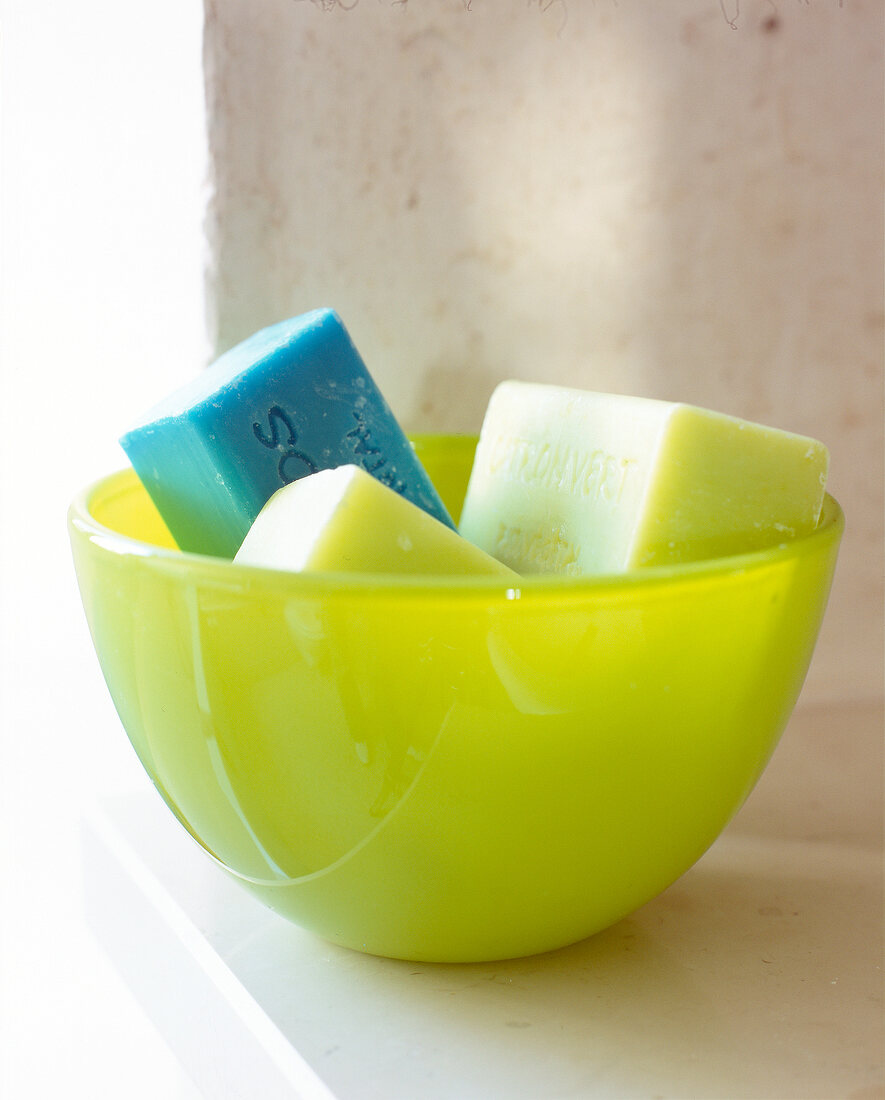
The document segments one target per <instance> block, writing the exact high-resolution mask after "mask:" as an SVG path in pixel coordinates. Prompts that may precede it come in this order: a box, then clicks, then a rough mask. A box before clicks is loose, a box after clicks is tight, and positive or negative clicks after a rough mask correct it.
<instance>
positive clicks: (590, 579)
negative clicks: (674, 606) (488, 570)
mask: <svg viewBox="0 0 885 1100" xmlns="http://www.w3.org/2000/svg"><path fill="white" fill-rule="evenodd" d="M431 438H432V437H431ZM453 438H456V439H457V438H462V437H453ZM139 486H140V482H139V480H138V476H137V474H136V473H135V471H134V470H133V469H132V468H131V467H129V468H126V469H121V470H117V471H115V472H114V473H111V474H106V475H105V476H103V477H100V478H97V479H95V480H94V481H92V482H91V483H90V484H88V485H87V486H85V487H84V488H83V489H81V490H80V492H78V493H77V494H76V496H75V497H74V498H73V500H72V501H71V504H70V506H69V508H68V516H67V521H68V529H69V533H70V535H71V537H72V538H73V536H74V534H75V533H76V534H77V535H79V536H81V537H84V538H86V539H87V540H88V541H89V543H90V544H91V545H92V546H94V547H96V548H98V549H99V550H101V551H102V552H104V553H106V554H109V555H111V556H112V557H116V558H118V559H120V560H121V561H122V560H127V559H139V561H140V562H141V563H143V564H144V565H145V566H146V567H148V568H150V569H153V570H158V571H161V572H163V573H169V574H184V575H187V574H189V573H193V572H194V571H196V572H198V573H199V576H200V583H205V584H213V585H217V586H219V587H222V588H225V589H227V590H231V589H237V590H243V589H246V588H248V589H250V590H253V591H254V590H256V589H259V588H272V589H276V590H280V591H281V592H285V594H286V595H292V596H295V595H299V594H301V595H305V596H307V595H310V596H323V597H329V596H331V595H333V594H336V593H338V594H342V595H348V596H356V595H358V594H360V593H363V594H366V593H371V594H372V595H383V596H389V597H397V596H420V597H422V598H434V597H445V598H446V599H449V598H457V599H468V600H469V599H480V600H486V601H487V600H488V599H489V598H490V597H497V598H499V599H503V600H506V601H516V600H520V601H524V600H526V599H533V598H535V599H543V600H545V601H550V600H551V599H563V600H574V599H575V598H576V597H583V598H587V597H588V596H592V595H594V594H598V595H603V594H608V595H609V596H610V595H611V594H612V592H613V591H616V590H618V589H621V590H623V591H625V592H635V591H636V590H637V589H642V590H653V589H655V588H657V587H659V586H662V585H667V586H672V585H673V583H674V582H679V581H682V582H685V583H688V582H691V583H693V584H696V583H698V582H703V581H705V580H706V581H709V582H712V581H714V580H716V579H717V578H722V577H723V576H734V575H739V574H745V573H747V572H750V571H754V570H757V569H764V568H770V567H773V566H776V565H778V564H782V563H784V562H788V561H793V560H798V559H801V558H806V557H810V556H813V555H815V554H817V553H826V552H827V550H828V549H829V548H831V547H832V546H833V544H834V543H835V545H836V546H838V544H839V542H840V540H841V538H842V534H843V531H844V528H845V516H844V513H843V511H842V508H841V506H840V505H839V502H838V501H837V500H836V499H835V498H834V497H833V496H831V495H830V494H829V493H825V495H824V502H823V507H822V508H821V515H820V519H819V520H818V524H817V526H816V527H815V529H814V530H813V531H811V532H809V533H808V534H806V535H800V536H798V537H796V538H791V539H789V540H787V541H783V542H779V543H773V544H772V545H770V546H765V547H762V548H760V549H756V550H748V551H744V552H742V553H739V554H731V555H726V556H723V557H718V558H706V559H700V560H697V561H689V562H679V563H676V564H672V563H671V564H662V565H649V566H643V567H642V568H641V569H635V570H630V571H628V572H624V573H605V574H593V575H592V576H582V577H567V576H562V575H557V574H536V575H532V576H531V577H523V578H520V583H519V584H517V585H514V584H513V582H512V581H511V580H510V579H509V578H504V579H503V580H502V578H501V577H500V576H494V575H489V576H483V575H469V576H467V575H464V576H462V575H442V574H433V575H432V574H426V575H421V574H409V575H403V574H386V573H356V572H354V573H346V572H320V571H316V572H309V573H298V572H294V571H289V570H282V569H269V568H266V567H264V566H255V565H243V564H240V563H237V562H233V561H229V560H227V559H224V558H216V557H211V556H209V555H206V554H195V553H191V552H189V551H184V550H177V549H170V548H167V547H164V546H159V545H156V544H155V543H150V542H145V541H143V540H139V539H136V538H133V537H132V536H130V535H125V534H123V533H122V532H120V531H117V530H115V529H114V528H112V527H107V526H105V525H104V524H102V523H100V522H99V521H98V520H97V519H96V518H95V517H94V516H93V514H92V511H91V506H92V502H93V501H94V500H95V498H96V497H97V496H98V494H99V493H102V494H104V495H105V496H106V497H107V496H108V495H109V494H111V493H116V494H121V495H122V494H123V493H128V492H132V491H133V489H137V488H138V487H139Z"/></svg>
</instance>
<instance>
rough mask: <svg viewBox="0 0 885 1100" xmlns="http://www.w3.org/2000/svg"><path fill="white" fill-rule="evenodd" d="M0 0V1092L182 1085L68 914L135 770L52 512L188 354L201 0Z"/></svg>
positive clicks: (172, 1098) (195, 353)
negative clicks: (90, 849)
mask: <svg viewBox="0 0 885 1100" xmlns="http://www.w3.org/2000/svg"><path fill="white" fill-rule="evenodd" d="M0 3H2V34H0V49H2V59H0V80H2V135H0V140H2V146H0V152H2V182H0V202H2V240H0V264H2V272H0V277H2V289H0V310H2V313H0V373H2V391H0V392H2V396H0V874H2V883H3V886H2V891H3V893H2V902H0V1096H2V1097H3V1100H47V1098H50V1097H52V1098H55V1097H59V1098H61V1097H71V1096H89V1097H90V1100H117V1098H119V1097H125V1098H126V1100H159V1098H162V1100H192V1098H193V1097H194V1095H195V1092H194V1089H193V1086H192V1085H191V1084H190V1082H189V1081H188V1079H187V1077H186V1075H185V1073H184V1071H183V1070H182V1069H181V1067H180V1065H179V1064H178V1062H177V1061H176V1059H175V1058H174V1057H173V1056H172V1055H171V1054H170V1053H169V1049H168V1047H167V1045H166V1043H165V1042H163V1041H162V1040H161V1039H160V1037H159V1036H158V1034H157V1032H156V1030H155V1028H154V1027H153V1025H152V1024H151V1023H150V1021H149V1020H148V1019H147V1018H146V1017H145V1015H144V1013H143V1011H142V1010H141V1008H140V1007H139V1006H138V1004H137V1003H136V1001H135V1000H134V999H133V997H132V995H131V994H130V993H129V992H128V990H127V989H126V986H125V985H124V983H123V982H122V981H121V980H120V978H119V976H118V975H117V974H116V973H115V972H114V970H113V968H112V967H111V966H110V964H109V963H108V961H107V958H106V956H105V954H104V952H103V951H102V950H101V948H100V947H99V946H98V945H97V943H96V942H95V940H94V937H93V936H92V934H91V933H90V931H89V929H88V926H87V923H86V920H85V916H84V912H83V890H82V872H81V866H80V855H79V829H78V822H79V819H80V816H81V813H82V807H83V806H84V805H85V804H87V803H88V802H89V801H90V800H92V799H93V798H94V797H95V796H96V795H97V793H98V792H100V791H101V792H107V791H117V790H136V791H137V790H141V789H144V787H146V786H147V781H146V780H145V779H144V777H143V775H142V773H141V770H140V768H139V767H138V765H137V764H136V762H135V761H134V758H133V756H132V753H131V750H130V749H129V747H128V745H127V744H126V743H125V740H124V738H123V737H122V736H121V733H120V727H119V722H118V720H117V718H116V715H115V714H114V711H113V707H112V706H111V703H110V700H109V698H108V695H107V691H106V689H105V687H104V684H103V682H102V679H101V673H100V671H99V668H98V663H97V661H96V660H95V657H94V655H93V653H92V652H91V644H90V641H89V637H88V631H87V630H86V625H85V619H84V616H83V611H82V608H81V606H80V601H79V596H78V593H77V587H76V582H75V579H74V572H73V568H72V564H71V555H70V548H69V546H68V540H67V533H66V530H65V512H66V509H67V505H68V502H69V500H70V499H71V497H72V496H73V495H74V493H75V492H77V491H79V489H80V488H81V487H82V486H83V485H85V484H86V483H87V482H88V481H90V480H92V479H93V478H96V477H98V476H99V475H101V474H104V473H106V472H108V471H109V470H110V469H113V468H117V467H120V466H122V465H123V462H124V456H123V453H122V451H121V450H120V448H119V447H118V446H117V442H116V439H117V435H118V433H119V431H120V430H122V428H123V427H124V426H125V424H126V423H127V422H128V421H129V420H130V419H131V418H132V417H133V416H134V415H135V414H136V413H138V412H140V411H141V410H142V409H143V408H144V407H146V406H147V405H148V404H150V403H151V402H152V401H154V400H155V399H156V397H157V396H158V392H164V391H165V390H167V389H169V388H171V387H172V385H173V384H176V383H177V382H179V381H182V380H183V379H184V378H185V377H186V376H187V375H188V374H189V373H191V372H194V371H196V370H199V368H200V366H201V365H202V363H203V362H204V360H205V340H204V334H203V306H202V285H201V284H202V242H201V236H200V228H201V217H202V206H203V200H202V194H201V186H202V180H203V176H204V168H205V138H204V129H203V119H202V82H201V73H200V51H201V9H200V5H199V4H198V3H196V2H195V0H190V2H182V0H152V2H151V3H150V4H135V5H133V4H128V3H119V0H77V2H76V3H69V2H68V0H0Z"/></svg>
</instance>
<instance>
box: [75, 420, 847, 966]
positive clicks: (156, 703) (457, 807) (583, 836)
mask: <svg viewBox="0 0 885 1100" xmlns="http://www.w3.org/2000/svg"><path fill="white" fill-rule="evenodd" d="M415 445H416V448H417V450H418V453H419V456H420V458H421V459H422V461H423V462H424V464H425V467H426V468H427V470H428V472H429V474H430V476H431V478H433V480H434V481H435V483H436V484H437V487H438V489H439V490H440V492H441V494H442V496H443V498H444V500H445V501H446V504H447V506H448V507H449V509H450V511H451V512H452V514H453V515H455V516H457V515H458V513H459V510H460V505H461V499H462V497H463V493H464V488H465V486H466V482H467V478H468V475H469V471H470V465H471V462H472V458H473V450H474V447H475V440H474V439H472V438H467V437H460V436H456V437H452V436H442V437H418V438H416V440H415ZM843 525H844V521H843V517H842V513H841V510H840V508H839V506H838V504H837V503H836V502H835V501H834V500H833V499H832V498H831V497H828V498H827V501H826V506H825V510H824V514H823V517H822V519H821V522H820V525H819V527H818V528H817V530H816V531H815V532H814V533H813V534H811V535H809V536H807V537H804V538H801V539H797V540H795V541H791V542H788V543H785V544H782V545H778V546H772V547H770V548H767V549H764V550H756V551H754V552H752V553H747V554H742V555H740V556H735V557H729V558H722V559H717V560H714V561H706V562H694V563H691V564H685V565H680V566H666V567H660V568H649V569H646V570H644V571H641V572H635V573H632V574H628V575H621V576H611V577H600V578H593V579H584V580H580V581H578V580H574V579H567V578H564V577H534V578H531V579H526V580H525V581H524V582H523V583H521V584H520V586H519V588H518V589H514V588H508V587H506V585H505V583H502V582H501V580H500V579H497V580H495V579H492V580H487V579H485V578H475V577H474V578H461V577H451V578H435V577H432V578H421V577H396V576H380V577H379V576H372V577H369V576H357V575H345V574H336V575H332V574H325V575H324V574H313V575H308V574H305V575H298V574H293V573H283V572H276V571H270V570H261V569H257V568H254V567H247V566H237V565H234V564H232V563H230V562H226V561H222V560H219V559H212V558H207V557H201V556H197V555H193V554H183V553H180V552H179V551H177V550H176V549H175V548H174V545H173V543H172V540H171V539H170V536H169V534H168V532H167V531H166V529H165V527H164V525H163V523H162V521H161V520H160V518H159V516H158V515H157V513H156V511H155V509H154V507H153V505H152V503H151V501H150V499H149V498H148V496H147V495H146V493H145V491H144V490H143V489H142V487H141V485H140V483H139V482H138V480H137V479H136V477H135V475H134V473H132V472H131V471H126V472H123V473H118V474H114V475H113V476H111V477H108V478H106V479H105V480H103V481H100V482H99V483H98V484H96V485H93V486H92V487H91V488H90V489H88V490H86V491H85V492H84V493H83V494H82V495H81V496H80V497H79V498H78V499H77V500H76V501H75V502H74V503H73V505H72V506H71V510H70V515H69V527H70V535H71V541H72V546H73V553H74V561H75V564H76V570H77V576H78V579H79V584H80V590H81V593H82V598H83V604H84V607H85V610H86V615H87V618H88V620H89V626H90V629H91V631H92V637H93V640H94V643H95V648H96V651H97V653H98V656H99V659H100V662H101V665H102V668H103V671H104V675H105V678H106V680H107V683H108V687H109V688H110V692H111V695H112V696H113V699H114V703H115V704H116V707H117V710H118V712H119V714H120V718H121V719H122V722H123V725H124V726H125V728H126V732H127V733H128V735H129V738H130V740H131V742H132V744H133V746H134V747H135V751H136V752H137V753H138V756H139V758H140V760H141V762H142V764H143V765H144V767H145V769H146V770H147V772H148V774H149V775H150V777H151V779H152V780H153V782H154V783H155V784H156V787H157V789H158V790H159V792H160V794H161V795H162V796H163V798H164V799H165V801H166V803H167V804H168V806H169V808H170V809H171V810H172V812H173V813H174V814H175V815H176V817H177V818H178V820H179V821H180V822H181V823H182V825H183V826H184V827H185V828H186V829H187V831H188V832H189V833H190V834H191V836H192V837H194V839H195V840H197V842H198V843H199V844H200V845H202V847H203V848H204V849H205V850H206V851H207V852H208V853H209V854H210V856H211V857H212V858H213V859H214V860H216V861H217V863H218V864H219V865H220V866H222V867H223V868H225V869H226V870H227V871H228V872H229V873H230V874H231V875H233V876H234V877H235V878H236V879H237V880H238V881H239V882H241V883H242V885H243V886H244V887H245V888H246V889H248V890H250V891H251V892H252V893H253V894H255V895H256V896H258V897H259V898H261V900H262V901H264V902H265V903H266V904H267V905H269V906H270V907H271V908H272V909H274V910H276V911H277V912H279V913H281V914H283V915H285V916H286V917H288V918H290V919H291V920H293V921H295V922H297V923H298V924H299V925H302V926H303V927H305V928H308V929H312V930H313V931H315V932H317V933H318V934H319V935H321V936H323V937H326V938H327V939H329V940H332V941H335V942H337V943H340V944H346V945H347V946H349V947H353V948H356V949H358V950H361V951H367V952H372V953H375V954H380V955H390V956H395V957H399V958H408V959H416V960H417V959H423V960H438V961H468V960H491V959H498V958H506V957H514V956H519V955H526V954H531V953H534V952H538V951H544V950H548V949H552V948H556V947H560V946H563V945H565V944H568V943H572V942H574V941H576V940H579V939H581V938H583V937H585V936H587V935H589V934H591V933H593V932H596V931H598V930H599V929H602V928H604V927H606V926H607V925H609V924H611V923H613V922H614V921H616V920H618V919H619V918H620V917H623V916H625V915H626V914H627V913H629V912H630V911H631V910H633V909H635V908H636V907H638V906H640V905H642V904H643V902H645V901H647V900H648V899H650V898H651V897H653V896H654V895H655V894H657V893H658V892H660V891H661V890H662V889H664V887H666V886H667V885H668V884H669V883H671V882H672V881H673V880H674V879H676V878H677V877H678V876H679V875H680V874H682V872H683V871H685V870H686V869H687V868H688V867H690V866H691V864H692V863H694V862H695V860H697V859H698V857H699V856H700V855H701V854H702V853H703V852H704V851H705V849H706V848H707V847H708V846H709V845H710V844H711V843H712V842H713V841H714V840H715V838H716V837H717V835H718V834H719V833H720V831H721V830H722V828H723V827H724V826H725V824H726V823H727V822H728V821H729V819H730V818H731V817H732V815H733V814H734V813H735V812H736V810H737V809H738V808H739V807H740V805H741V803H742V802H743V800H744V799H745V798H746V796H747V794H748V793H749V792H750V790H751V789H752V787H753V785H754V783H755V782H756V780H757V779H758V778H759V776H760V774H761V772H762V770H763V768H764V767H765V764H766V762H767V761H768V759H769V757H770V755H771V753H772V751H773V750H774V747H775V745H776V743H777V740H778V737H779V736H780V734H781V731H782V730H783V728H784V726H785V724H786V722H787V719H788V717H789V715H790V712H791V710H792V708H793V705H794V704H795V702H796V699H797V697H798V695H799V691H800V688H801V686H802V682H803V679H804V677H805V674H806V671H807V668H808V664H809V661H810V659H811V654H812V650H813V647H814V644H815V640H816V638H817V634H818V630H819V627H820V623H821V620H822V617H823V614H824V608H825V605H826V600H827V595H828V592H829V588H830V582H831V579H832V574H833V570H834V567H835V562H836V556H837V552H838V547H839V542H840V538H841V534H842V530H843Z"/></svg>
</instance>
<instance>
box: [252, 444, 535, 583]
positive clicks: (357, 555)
mask: <svg viewBox="0 0 885 1100" xmlns="http://www.w3.org/2000/svg"><path fill="white" fill-rule="evenodd" d="M234 560H235V561H236V562H238V563H240V564H245V565H260V566H265V567H268V568H271V569H290V570H299V571H302V570H314V571H315V570H328V571H345V572H360V573H398V574H402V573H435V574H445V573H458V574H469V573H480V574H482V573H486V574H493V575H496V576H501V577H503V576H508V577H515V574H514V573H513V572H512V571H511V570H510V569H508V568H507V566H505V565H503V564H502V563H501V562H499V561H496V560H495V558H493V557H490V556H489V555H488V554H486V553H485V552H484V551H483V550H480V549H479V548H478V547H476V546H473V545H472V544H471V543H469V542H468V541H467V540H466V539H463V538H461V536H460V535H458V534H456V532H455V531H453V530H452V529H451V528H450V527H447V526H446V525H445V524H443V523H440V522H439V520H437V519H434V518H433V517H432V516H430V515H428V513H427V512H425V511H424V510H423V509H421V508H418V507H416V506H415V505H414V504H412V503H411V502H410V501H408V500H406V499H405V497H403V496H401V495H400V494H399V493H396V492H394V491H393V490H392V489H389V488H388V487H387V486H386V485H382V484H381V482H380V481H378V480H377V479H376V478H374V477H372V476H371V475H370V474H367V473H366V472H365V470H363V469H362V468H361V467H359V466H340V467H338V469H335V470H323V471H321V472H319V473H316V474H311V475H310V476H308V477H304V478H301V479H300V480H299V481H295V482H292V483H291V484H290V485H286V486H285V487H284V488H282V489H279V490H277V492H276V493H274V495H273V496H272V497H271V498H270V500H269V501H268V502H267V504H265V506H264V508H263V509H262V510H261V512H260V513H259V515H258V518H257V519H256V520H255V522H254V523H253V524H252V527H251V529H250V530H249V533H248V534H247V535H246V537H245V539H244V540H243V544H242V546H241V547H240V549H239V550H238V551H237V554H236V557H235V558H234Z"/></svg>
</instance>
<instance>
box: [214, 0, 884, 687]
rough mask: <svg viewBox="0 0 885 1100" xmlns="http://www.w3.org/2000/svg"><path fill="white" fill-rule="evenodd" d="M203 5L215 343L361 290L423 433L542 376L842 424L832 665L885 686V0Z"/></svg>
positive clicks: (475, 421) (834, 473)
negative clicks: (498, 389) (843, 529)
mask: <svg viewBox="0 0 885 1100" xmlns="http://www.w3.org/2000/svg"><path fill="white" fill-rule="evenodd" d="M206 9H207V12H208V14H209V21H208V34H207V58H208V68H207V81H208V96H209V106H210V119H209V136H210V156H211V166H212V172H213V179H214V184H215V186H214V193H213V201H212V204H211V206H210V210H209V217H208V220H207V226H208V230H209V239H210V243H211V265H212V266H211V271H210V274H211V278H210V283H209V306H210V315H211V316H214V321H213V327H214V338H215V342H216V344H217V346H218V347H219V348H223V347H227V346H228V345H229V344H230V343H232V342H234V341H235V340H237V339H239V338H240V337H242V336H244V335H246V334H247V333H248V332H250V331H251V330H252V329H255V328H258V327H259V326H261V325H263V324H268V323H270V322H272V321H274V320H277V319H279V318H281V317H285V316H288V315H290V314H294V313H299V312H301V311H302V310H305V309H310V308H313V307H314V306H318V305H334V306H335V307H336V308H337V309H338V311H339V312H340V313H341V316H342V317H343V319H344V321H345V323H346V324H347V326H348V328H349V329H350V332H351V334H352V335H353V337H354V340H355V342H356V344H357V347H359V348H360V351H361V352H362V354H363V356H364V358H365V360H366V363H367V365H368V366H369V369H370V370H371V371H372V373H373V375H374V377H375V379H376V381H377V382H378V384H379V386H380V387H381V390H382V392H383V393H384V394H385V396H386V397H387V399H388V401H389V402H390V404H391V406H392V408H393V409H394V411H395V412H396V414H397V415H398V416H399V417H400V419H401V421H402V422H403V423H404V425H405V426H406V427H407V428H410V429H413V430H447V431H471V430H477V429H478V428H479V425H480V422H481V420H482V415H483V412H484V410H485V405H486V402H487V400H488V397H489V394H490V393H491V391H492V389H493V387H494V385H495V384H496V383H497V382H498V381H501V380H503V379H505V378H520V379H524V380H526V381H534V382H553V383H558V384H561V385H566V386H576V387H579V388H583V389H590V390H601V391H610V392H614V393H628V394H635V395H637V396H644V397H657V398H664V399H666V400H672V401H685V402H688V403H690V404H694V405H700V406H702V407H704V408H709V409H716V410H718V411H720V412H724V413H728V414H731V415H735V416H740V417H743V418H745V419H748V420H753V421H757V422H759V423H763V424H771V425H772V426H774V427H777V428H782V429H784V430H787V431H793V432H797V433H799V434H802V435H809V436H812V437H813V438H815V439H821V440H823V442H825V443H826V444H827V446H828V447H829V448H830V450H831V454H832V467H831V471H830V483H831V488H832V492H833V494H834V495H835V496H836V498H837V499H838V500H839V501H840V502H841V503H842V505H843V507H844V509H845V511H846V514H847V515H848V517H849V522H848V528H847V533H846V537H845V540H844V543H843V547H842V555H841V568H840V570H839V573H838V574H837V577H836V582H835V585H836V586H835V593H834V600H833V604H832V606H831V608H830V613H829V615H828V617H827V622H826V623H825V625H824V630H823V633H822V636H821V641H820V645H819V647H818V652H817V656H816V659H815V663H814V665H813V667H812V670H811V675H810V676H809V680H808V685H807V688H806V691H807V695H808V698H815V699H818V700H832V699H839V698H843V697H844V696H846V695H848V696H850V697H854V696H857V695H859V694H866V695H868V696H869V695H871V694H877V693H878V692H879V691H880V690H881V686H882V665H883V652H882V632H881V617H880V611H881V607H882V599H883V597H882V581H883V576H885V567H883V558H882V538H883V535H882V497H883V482H882V471H883V445H882V436H883V423H885V417H883V347H885V342H883V328H882V326H883V319H885V314H883V308H882V307H883V269H885V263H883V241H885V231H883V205H882V192H883V140H882V134H883V127H885V118H883V95H882V86H883V42H885V5H883V4H882V0H844V2H843V0H813V2H805V3H803V2H801V0H777V2H775V0H516V2H514V0H409V2H408V3H402V2H397V0H359V2H357V3H353V2H352V0H348V2H344V0H341V3H338V2H337V0H328V2H324V3H319V2H318V0H315V2H308V0H302V2H299V0H262V2H261V3H260V4H256V3H255V0H206ZM345 9H346V10H345Z"/></svg>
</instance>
